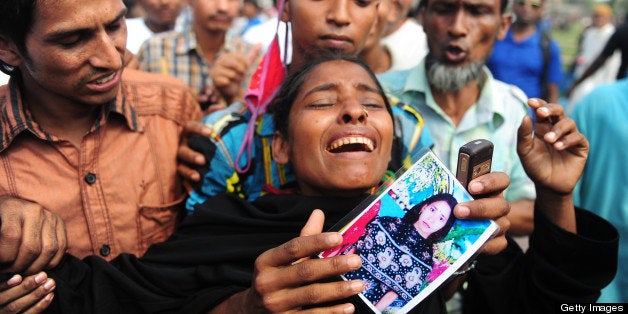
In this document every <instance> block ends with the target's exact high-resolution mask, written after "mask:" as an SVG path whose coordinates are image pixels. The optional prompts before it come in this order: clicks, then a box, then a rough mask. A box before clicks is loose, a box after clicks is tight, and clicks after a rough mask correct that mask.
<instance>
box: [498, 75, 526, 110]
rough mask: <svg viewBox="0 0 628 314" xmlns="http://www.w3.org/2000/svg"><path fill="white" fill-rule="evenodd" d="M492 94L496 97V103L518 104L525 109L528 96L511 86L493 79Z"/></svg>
mask: <svg viewBox="0 0 628 314" xmlns="http://www.w3.org/2000/svg"><path fill="white" fill-rule="evenodd" d="M492 84H493V92H494V95H496V96H497V98H496V101H501V102H503V103H504V104H506V105H512V104H519V105H521V106H522V107H523V108H527V103H528V96H526V94H525V93H524V92H523V91H522V90H521V88H519V87H517V86H516V85H513V84H508V83H506V82H503V81H500V80H497V79H493V80H492Z"/></svg>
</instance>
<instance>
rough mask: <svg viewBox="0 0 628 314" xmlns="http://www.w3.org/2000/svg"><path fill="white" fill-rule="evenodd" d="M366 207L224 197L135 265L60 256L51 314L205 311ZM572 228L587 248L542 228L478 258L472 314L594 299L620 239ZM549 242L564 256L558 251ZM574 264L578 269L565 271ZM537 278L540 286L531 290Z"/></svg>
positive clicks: (431, 300)
mask: <svg viewBox="0 0 628 314" xmlns="http://www.w3.org/2000/svg"><path fill="white" fill-rule="evenodd" d="M363 198H364V197H358V198H352V199H342V198H330V197H304V196H299V195H268V196H263V197H260V198H259V199H258V200H256V201H255V202H254V203H252V204H248V203H246V202H244V201H243V200H241V199H240V198H238V197H235V196H229V195H219V196H216V197H213V198H210V199H208V200H207V201H206V202H205V203H203V204H201V205H197V207H196V210H195V212H194V214H193V215H191V216H189V217H187V218H186V219H185V220H184V221H183V223H182V224H181V226H180V227H179V229H178V230H177V231H176V232H175V234H173V235H172V237H171V238H170V239H168V241H166V242H164V243H160V244H155V245H153V246H151V248H150V249H149V250H148V252H147V253H146V254H145V255H144V257H142V258H140V259H137V258H136V257H134V256H132V255H120V256H119V257H118V258H116V259H115V260H114V261H112V262H111V263H107V262H105V261H104V260H102V259H101V258H99V257H96V256H91V257H87V258H85V259H84V260H83V261H81V260H78V259H76V258H74V257H72V256H66V257H65V258H64V260H63V261H62V263H61V264H60V265H59V266H58V267H57V268H55V269H54V270H52V271H50V272H49V275H50V277H52V278H54V279H55V280H56V281H57V288H56V293H55V298H54V299H53V304H52V305H51V306H50V308H49V310H50V312H59V313H146V312H148V313H156V312H159V313H176V312H179V313H202V312H206V311H207V310H209V309H211V308H213V307H214V306H216V305H217V304H219V303H220V302H222V301H223V300H225V299H226V298H228V297H229V296H231V295H233V294H234V293H237V292H239V291H242V290H245V289H246V288H248V287H249V286H250V283H251V278H252V272H253V263H254V261H255V259H256V258H257V256H259V255H260V254H261V253H262V252H264V251H266V250H267V249H270V248H272V247H275V246H277V245H279V244H282V243H284V242H286V241H288V240H290V239H292V238H294V237H296V236H298V234H299V232H300V230H301V228H302V227H303V225H304V223H305V221H306V220H307V218H308V217H309V215H310V213H311V211H312V210H313V209H315V208H320V209H322V210H323V211H324V212H325V215H326V228H328V227H331V225H333V224H334V223H335V222H337V221H338V220H339V219H340V218H341V217H343V216H344V215H345V214H346V213H348V212H349V211H350V210H351V209H353V207H354V206H356V205H357V204H358V203H359V202H360V201H362V199H363ZM535 216H536V217H538V216H541V215H540V214H537V215H535ZM578 219H579V225H578V227H579V229H578V230H579V232H582V233H583V234H584V235H585V236H588V235H595V236H591V238H592V239H588V238H584V237H580V236H576V235H570V234H568V233H566V232H564V231H562V230H558V229H557V228H556V227H555V226H553V225H550V224H549V223H543V222H542V221H541V222H540V223H539V224H538V225H537V226H536V228H535V237H539V238H540V239H541V240H540V241H534V240H533V241H532V245H533V246H538V248H537V249H531V250H529V252H528V253H527V254H526V255H525V256H524V255H522V253H521V251H520V250H518V247H514V248H509V249H507V251H506V252H505V253H501V254H499V255H497V256H493V257H491V256H483V257H481V261H480V262H479V264H478V267H479V268H480V270H482V268H481V267H483V266H482V265H486V267H488V268H489V269H491V270H493V272H494V273H495V275H494V276H491V277H487V278H482V277H480V276H478V279H477V282H476V281H474V280H473V279H472V280H471V283H472V286H473V285H477V287H478V289H479V290H471V288H470V290H469V291H477V294H478V295H480V296H481V294H482V292H483V291H488V293H490V294H489V295H488V296H487V297H486V298H480V299H479V300H478V302H480V301H482V302H486V304H480V303H477V304H478V306H482V307H484V306H487V307H491V308H495V309H496V312H495V313H525V312H526V310H527V309H528V308H526V307H521V306H519V303H514V304H511V305H510V306H507V305H505V304H506V303H504V304H502V303H503V302H505V301H503V300H506V299H512V300H515V301H518V300H520V299H521V300H525V301H526V302H528V301H530V300H533V302H535V303H537V304H544V305H546V306H545V308H552V306H553V305H554V304H556V303H560V302H569V301H573V300H576V299H577V300H578V301H579V302H590V301H593V300H595V299H596V298H597V297H598V296H599V290H600V289H601V288H602V287H604V286H605V285H606V284H608V282H610V280H611V279H612V277H613V276H614V274H615V270H616V263H617V245H618V237H617V231H616V230H615V229H614V228H613V227H612V226H611V225H610V224H608V223H607V222H605V221H604V220H602V219H601V218H599V217H597V216H594V215H593V214H588V215H584V214H583V213H582V212H580V211H579V212H578ZM537 223H538V222H537ZM545 241H548V242H545ZM556 243H559V244H560V245H561V246H565V248H566V249H565V250H562V249H557V248H556V247H555V245H556ZM512 244H513V245H515V246H516V244H514V242H513V243H512ZM563 251H568V252H569V254H570V256H572V258H566V256H565V254H564V252H563ZM593 255H594V256H596V258H595V260H593V258H592V257H591V256H593ZM574 261H576V263H575V264H576V266H575V267H569V268H566V267H567V266H569V265H568V264H570V263H573V262H574ZM489 266H490V267H489ZM478 274H479V273H478ZM473 276H476V274H473V275H472V277H473ZM539 278H543V280H544V282H542V283H539V282H537V280H538V279H539ZM502 279H503V281H502ZM531 279H532V280H531ZM490 280H493V281H490ZM493 282H503V284H502V286H500V287H499V289H498V288H496V287H493V286H491V285H492V284H493ZM551 284H555V285H551ZM587 300H588V301H587ZM355 304H356V307H358V308H359V310H358V313H364V308H360V302H359V301H357V302H356V303H355ZM503 306H507V307H506V308H508V311H502V309H503V308H504V307H503ZM557 309H558V307H556V310H557ZM416 312H420V313H430V314H432V313H445V307H444V300H443V298H442V297H441V296H440V294H439V293H434V294H432V295H431V296H430V297H428V298H427V299H425V300H424V301H423V302H422V303H421V304H420V305H419V306H418V307H417V309H416ZM482 312H485V311H482ZM529 313H541V312H536V311H532V312H529Z"/></svg>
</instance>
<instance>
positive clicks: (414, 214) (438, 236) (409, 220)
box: [401, 193, 458, 243]
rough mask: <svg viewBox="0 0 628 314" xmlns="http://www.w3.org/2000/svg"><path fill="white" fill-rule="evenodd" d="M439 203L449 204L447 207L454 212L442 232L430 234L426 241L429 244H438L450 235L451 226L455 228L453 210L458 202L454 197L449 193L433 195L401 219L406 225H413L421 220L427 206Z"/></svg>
mask: <svg viewBox="0 0 628 314" xmlns="http://www.w3.org/2000/svg"><path fill="white" fill-rule="evenodd" d="M438 201H445V202H447V205H449V208H450V209H451V211H452V212H451V214H450V215H449V219H447V222H446V223H445V225H444V226H443V227H442V228H441V229H440V230H438V231H436V232H434V233H432V234H430V235H429V236H428V237H427V239H425V240H427V241H428V242H429V243H436V242H438V241H440V240H442V239H443V238H444V237H445V236H446V235H447V233H449V229H451V226H453V224H454V222H455V221H456V217H455V216H454V213H453V210H454V207H455V206H456V204H458V201H457V200H456V199H455V198H454V196H453V195H451V194H449V193H441V194H436V195H432V196H430V197H428V198H426V199H425V200H423V201H422V202H421V203H419V204H417V205H414V206H413V207H412V208H411V209H410V210H409V211H408V212H407V213H406V214H405V215H404V216H403V218H402V219H401V221H403V222H404V223H406V224H409V225H412V224H414V223H415V222H416V221H417V220H419V216H421V210H422V208H423V207H424V206H425V205H427V204H431V203H434V202H438Z"/></svg>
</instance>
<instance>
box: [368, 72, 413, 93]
mask: <svg viewBox="0 0 628 314" xmlns="http://www.w3.org/2000/svg"><path fill="white" fill-rule="evenodd" d="M416 68H417V66H414V67H412V68H409V69H406V70H400V71H387V72H384V73H381V74H378V75H377V80H378V81H379V82H380V84H382V87H383V88H384V90H385V91H386V92H390V91H391V90H394V89H403V86H404V85H405V84H406V82H407V81H408V77H409V76H410V74H411V73H412V72H413V71H416Z"/></svg>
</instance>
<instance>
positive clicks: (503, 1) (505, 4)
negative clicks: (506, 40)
mask: <svg viewBox="0 0 628 314" xmlns="http://www.w3.org/2000/svg"><path fill="white" fill-rule="evenodd" d="M427 1H428V0H421V2H419V7H418V10H419V11H420V10H425V8H427ZM508 1H509V0H501V5H500V7H499V11H501V13H502V14H504V13H505V12H506V8H507V7H508Z"/></svg>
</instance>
